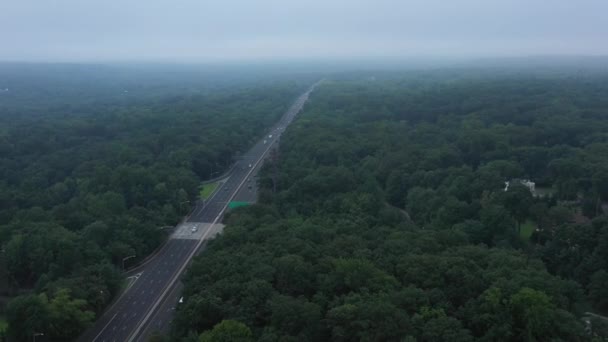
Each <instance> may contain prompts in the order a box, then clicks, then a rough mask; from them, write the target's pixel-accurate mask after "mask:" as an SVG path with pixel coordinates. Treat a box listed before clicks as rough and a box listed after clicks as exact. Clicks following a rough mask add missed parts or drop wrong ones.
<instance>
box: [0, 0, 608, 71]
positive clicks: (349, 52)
mask: <svg viewBox="0 0 608 342" xmlns="http://www.w3.org/2000/svg"><path fill="white" fill-rule="evenodd" d="M1 9H2V10H1V11H0V39H1V40H2V41H3V42H4V44H3V45H2V46H1V47H0V60H1V61H29V62H108V61H161V62H218V61H261V62H263V61H272V60H289V59H313V60H314V59H316V60H320V59H334V60H337V59H378V58H388V59H396V58H413V59H420V58H429V57H430V58H452V59H471V58H499V57H525V56H538V55H550V56H562V55H568V56H573V55H576V56H578V55H582V56H605V55H608V45H607V44H605V41H606V38H608V21H606V20H604V19H605V18H604V16H605V13H608V3H606V2H601V1H599V0H581V1H578V2H571V1H565V0H557V1H553V2H551V3H550V4H547V3H546V1H540V0H528V1H524V0H512V1H492V2H490V1H483V0H460V1H452V2H449V3H446V2H444V1H439V0H426V1H423V0H410V1H393V0H377V1H368V0H365V1H364V0H351V1H346V0H334V1H326V2H324V1H320V0H312V1H307V2H306V3H285V2H282V1H277V0H261V1H255V2H253V1H245V0H232V1H224V2H221V3H219V2H218V3H207V2H201V1H195V0H183V1H180V2H169V1H166V0H160V1H159V0H148V1H143V0H134V1H131V2H129V3H123V2H116V1H110V2H105V1H98V0H94V1H88V2H82V1H77V0H58V1H54V2H52V3H51V2H37V1H33V0H25V1H9V0H7V1H6V2H5V4H3V5H2V8H1Z"/></svg>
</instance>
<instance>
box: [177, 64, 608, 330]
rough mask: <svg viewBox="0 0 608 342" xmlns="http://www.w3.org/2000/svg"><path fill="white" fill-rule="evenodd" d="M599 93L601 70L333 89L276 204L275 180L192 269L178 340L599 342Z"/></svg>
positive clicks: (306, 128) (602, 229)
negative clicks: (239, 334) (229, 325)
mask: <svg viewBox="0 0 608 342" xmlns="http://www.w3.org/2000/svg"><path fill="white" fill-rule="evenodd" d="M606 94H608V75H605V74H602V75H599V76H598V75H596V76H589V75H578V76H574V74H534V75H529V74H517V73H494V74H492V73H480V72H477V73H476V72H473V73H468V72H466V71H462V72H457V71H442V72H438V71H437V72H435V71H433V72H411V73H408V74H407V75H404V76H386V77H384V76H383V77H380V76H376V77H369V75H368V76H366V77H361V75H357V76H356V77H350V76H345V77H343V78H335V79H334V80H333V81H326V82H325V83H324V84H323V85H321V86H320V87H319V88H317V89H316V90H315V92H314V93H313V95H312V97H311V100H310V103H309V104H308V105H307V106H306V107H305V110H304V112H303V113H302V114H301V115H300V117H299V118H298V119H297V120H296V122H294V123H293V124H292V126H290V127H289V128H288V129H287V131H286V133H285V134H284V135H283V137H282V139H281V145H280V153H279V158H278V161H277V163H278V165H277V168H278V170H279V178H278V180H277V191H276V192H274V193H273V192H272V189H273V187H272V186H271V184H272V180H271V178H270V172H267V173H266V175H267V177H262V179H260V185H261V186H262V190H261V192H260V199H261V203H260V204H258V205H255V206H252V207H248V208H239V209H238V210H235V211H234V212H232V213H231V214H230V215H229V216H228V218H227V223H228V226H227V227H226V228H225V230H224V233H223V234H222V235H221V236H219V237H218V238H216V239H215V240H214V241H213V242H212V243H211V244H209V246H208V248H207V250H206V251H205V253H202V254H201V255H200V256H199V257H197V259H196V261H195V262H194V263H193V265H192V266H191V268H190V269H189V271H188V273H187V275H186V277H185V289H184V298H185V303H184V304H183V306H181V307H180V308H179V310H178V313H177V317H176V319H175V321H174V324H173V331H172V335H173V338H175V339H179V338H181V337H183V338H184V340H190V339H191V338H192V336H193V335H198V334H201V335H200V336H201V339H202V340H205V341H206V340H208V339H209V338H210V336H213V335H214V331H216V328H214V327H217V325H218V324H221V322H222V321H237V322H240V323H241V324H244V325H245V326H246V327H247V328H248V329H250V330H251V332H252V333H253V336H254V338H255V339H256V340H260V341H322V340H336V341H359V340H360V341H403V340H406V341H410V340H411V341H414V340H418V341H470V340H478V339H479V340H484V341H522V340H527V341H534V340H562V341H582V340H589V339H591V338H592V336H591V335H590V334H589V333H588V331H586V330H585V325H584V324H583V322H582V321H581V319H580V316H581V315H582V314H583V312H582V311H584V310H589V304H588V303H591V304H592V306H593V309H595V310H606V306H605V305H606V303H605V300H602V298H604V297H605V295H606V293H605V292H606V291H605V288H606V281H607V279H608V277H607V276H606V271H607V267H608V265H606V262H607V261H608V254H606V253H608V221H607V220H606V218H605V215H604V213H603V209H602V208H603V205H602V203H603V198H604V192H605V191H604V190H605V189H604V185H605V184H604V183H605V177H604V176H605V170H606V167H607V166H608V153H607V152H608V135H606V132H607V129H608V120H606V119H607V117H606V114H607V112H606V108H608V102H607V99H608V98H607V97H606V96H605V95H606ZM523 179H530V180H532V181H534V182H535V183H536V188H535V189H534V192H532V191H530V189H529V188H528V187H527V186H526V185H525V184H523V182H521V181H520V180H523ZM506 181H509V182H510V184H509V187H508V189H507V190H506V191H505V182H506ZM218 265H222V266H221V267H218ZM243 330H245V329H243ZM594 331H595V332H596V333H598V331H599V329H598V330H594Z"/></svg>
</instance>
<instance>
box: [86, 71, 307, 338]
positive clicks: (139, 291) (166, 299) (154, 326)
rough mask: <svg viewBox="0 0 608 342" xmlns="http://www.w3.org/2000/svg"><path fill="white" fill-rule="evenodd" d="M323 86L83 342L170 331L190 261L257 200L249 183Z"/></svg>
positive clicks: (300, 101) (258, 147)
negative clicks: (227, 214) (245, 202)
mask: <svg viewBox="0 0 608 342" xmlns="http://www.w3.org/2000/svg"><path fill="white" fill-rule="evenodd" d="M317 84H318V83H316V84H315V85H313V86H312V87H311V88H310V89H308V90H307V91H306V92H305V93H304V94H302V95H301V96H300V97H298V98H297V99H296V101H295V102H294V103H293V105H292V106H291V107H290V108H289V109H288V110H287V112H286V113H285V114H284V115H283V117H282V118H281V120H280V121H279V122H278V123H276V124H275V125H274V126H273V127H272V128H271V130H270V131H269V132H268V133H267V134H266V135H265V136H264V138H263V139H261V140H260V141H259V142H258V143H256V144H255V145H254V146H253V147H252V148H251V149H250V150H249V151H248V152H247V153H246V154H245V155H243V156H242V157H241V159H240V160H239V161H238V162H237V164H236V166H235V169H234V171H233V172H232V173H231V174H230V176H229V178H228V179H227V180H226V181H225V182H224V183H223V184H221V185H220V186H219V187H218V189H217V190H216V192H215V193H214V195H213V196H212V197H211V198H210V199H208V200H207V201H206V202H205V203H202V202H201V203H198V204H197V206H196V207H195V208H194V210H193V211H192V213H191V215H190V216H189V217H188V218H187V220H186V221H185V222H184V223H182V224H180V225H179V226H178V227H177V228H176V230H175V231H174V232H173V234H172V235H171V237H170V238H169V240H168V241H167V243H166V244H165V245H164V246H163V247H162V249H161V250H160V251H159V252H158V254H157V255H155V256H154V257H153V258H152V259H151V260H150V261H149V262H148V263H146V264H145V265H144V266H142V268H141V269H140V270H139V273H138V274H137V275H136V276H135V277H133V281H132V282H131V285H130V286H129V288H128V289H127V290H125V291H124V292H123V294H122V295H121V296H120V297H119V298H118V299H117V300H116V301H115V303H114V304H113V305H112V306H111V307H110V308H108V310H106V312H105V313H104V314H103V315H102V316H101V317H100V318H99V319H98V320H97V321H96V322H95V324H94V326H93V327H92V328H91V329H89V330H87V331H86V332H85V333H84V334H83V335H82V336H81V337H80V338H79V341H83V342H85V341H87V342H88V341H93V342H122V341H136V340H137V341H146V339H147V337H149V335H150V334H151V333H152V332H153V331H156V330H161V331H166V329H167V327H168V324H169V322H170V319H171V317H172V315H173V308H174V307H175V305H176V303H177V301H178V299H179V298H178V297H179V293H180V292H181V284H180V282H179V278H180V276H181V274H182V273H183V272H184V270H185V268H186V266H187V265H188V262H189V261H190V260H191V259H192V257H193V256H194V255H195V254H197V253H198V252H199V251H200V250H201V247H202V246H203V245H204V242H205V241H206V240H208V239H209V237H211V236H213V235H214V234H215V233H217V232H219V231H220V230H221V227H222V226H221V225H220V224H218V222H220V221H221V217H222V215H223V214H224V211H225V210H226V208H227V206H228V203H229V202H230V201H231V200H233V199H234V198H235V196H237V199H240V197H242V198H244V199H247V198H251V197H252V195H251V193H249V192H248V190H247V189H248V186H249V184H252V185H253V186H255V181H254V180H253V179H252V177H253V176H254V174H255V173H257V171H258V170H259V167H260V166H261V164H262V161H263V159H264V157H265V156H266V155H267V153H268V151H269V150H270V149H271V148H272V147H273V144H274V143H275V142H277V140H278V138H279V137H280V135H281V133H282V132H283V130H284V129H285V127H287V125H289V124H290V123H291V122H292V121H293V119H294V118H295V116H296V115H297V113H298V112H299V111H300V110H301V109H302V107H303V105H304V103H305V102H306V100H307V99H308V96H309V95H310V93H311V92H312V90H313V89H314V88H315V86H316V85H317ZM248 178H250V180H248ZM253 193H254V194H255V192H253Z"/></svg>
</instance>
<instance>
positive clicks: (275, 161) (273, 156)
mask: <svg viewBox="0 0 608 342" xmlns="http://www.w3.org/2000/svg"><path fill="white" fill-rule="evenodd" d="M270 161H271V162H272V192H273V193H276V192H277V182H278V181H279V152H277V148H276V147H274V148H273V149H272V150H270Z"/></svg>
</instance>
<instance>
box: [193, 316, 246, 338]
mask: <svg viewBox="0 0 608 342" xmlns="http://www.w3.org/2000/svg"><path fill="white" fill-rule="evenodd" d="M199 341H200V342H248V341H253V334H252V333H251V330H250V329H249V327H247V326H246V325H245V324H243V323H241V322H237V321H233V320H223V321H221V322H220V323H218V324H216V325H215V326H214V327H213V329H212V330H208V331H205V332H203V333H202V334H201V335H200V338H199Z"/></svg>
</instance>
